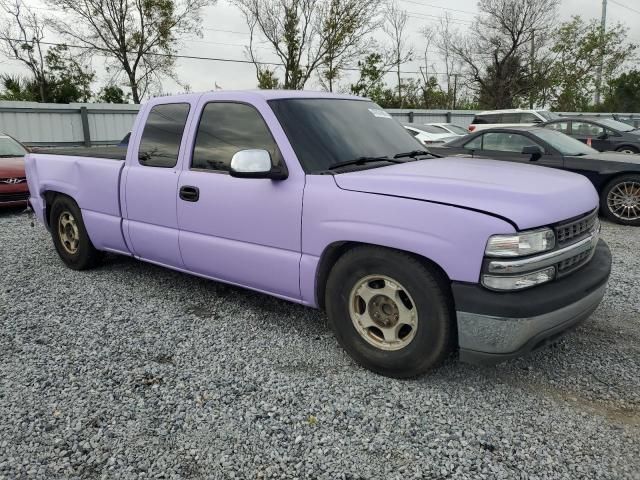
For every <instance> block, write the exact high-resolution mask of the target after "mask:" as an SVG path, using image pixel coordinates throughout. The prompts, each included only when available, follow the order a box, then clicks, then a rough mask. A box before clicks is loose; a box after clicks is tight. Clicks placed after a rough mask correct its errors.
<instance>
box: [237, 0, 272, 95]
mask: <svg viewBox="0 0 640 480" xmlns="http://www.w3.org/2000/svg"><path fill="white" fill-rule="evenodd" d="M243 13H244V14H245V19H246V21H247V25H248V26H249V45H248V46H246V47H245V49H244V50H245V55H246V56H247V57H248V58H249V60H251V62H252V63H253V66H254V67H255V69H256V79H257V80H258V88H261V89H274V88H278V87H279V86H280V83H279V82H278V78H277V77H276V71H275V68H269V66H268V65H267V64H265V63H264V62H261V61H260V60H259V58H258V55H257V54H256V52H255V49H256V47H255V46H254V43H255V41H256V26H257V24H258V20H257V19H256V18H253V17H251V16H247V13H248V12H246V11H243Z"/></svg>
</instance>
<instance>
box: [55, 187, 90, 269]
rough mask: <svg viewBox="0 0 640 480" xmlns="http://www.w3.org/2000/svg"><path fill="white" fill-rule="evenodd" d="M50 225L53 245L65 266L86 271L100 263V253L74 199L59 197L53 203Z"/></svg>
mask: <svg viewBox="0 0 640 480" xmlns="http://www.w3.org/2000/svg"><path fill="white" fill-rule="evenodd" d="M49 224H50V227H51V236H52V237H53V245H54V246H55V247H56V251H57V252H58V255H59V256H60V258H61V259H62V261H63V262H64V263H65V265H67V266H68V267H69V268H72V269H74V270H85V269H88V268H91V267H94V266H95V265H96V264H97V263H98V261H99V259H100V252H99V251H98V250H96V248H95V247H94V246H93V243H91V240H90V239H89V235H88V234H87V229H86V228H85V226H84V221H83V220H82V213H81V212H80V208H78V205H76V203H75V202H74V201H73V200H72V199H70V198H69V197H64V196H59V197H57V198H56V199H55V200H54V201H53V205H52V206H51V218H50V222H49Z"/></svg>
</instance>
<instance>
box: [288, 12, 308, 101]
mask: <svg viewBox="0 0 640 480" xmlns="http://www.w3.org/2000/svg"><path fill="white" fill-rule="evenodd" d="M301 8H302V6H301V2H300V1H299V0H293V1H292V2H291V3H290V4H286V5H284V27H283V28H284V32H283V42H284V49H285V50H286V63H285V75H284V85H283V87H284V88H285V89H291V90H301V89H302V88H303V87H304V82H303V80H305V79H304V75H303V73H302V69H301V68H300V63H299V61H300V60H299V59H300V45H301V43H302V38H301V36H300V29H299V26H298V25H299V23H300V21H301V16H300V13H301V11H300V10H301Z"/></svg>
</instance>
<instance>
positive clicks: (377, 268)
mask: <svg viewBox="0 0 640 480" xmlns="http://www.w3.org/2000/svg"><path fill="white" fill-rule="evenodd" d="M325 298H326V305H327V314H328V316H329V322H330V323H331V326H332V328H333V330H334V332H335V335H336V337H337V339H338V341H339V342H340V344H341V345H342V347H343V348H344V349H345V350H346V351H347V353H348V354H349V355H350V356H351V357H352V358H353V359H354V360H356V361H357V362H358V363H360V364H361V365H362V366H364V367H366V368H368V369H370V370H373V371H374V372H377V373H380V374H382V375H386V376H390V377H396V378H405V377H414V376H416V375H419V374H421V373H424V372H425V371H427V370H429V369H430V368H432V367H433V366H434V365H436V364H438V363H439V362H440V361H441V360H442V359H443V358H444V356H445V355H446V354H447V353H448V351H449V348H450V337H451V323H452V321H453V315H452V309H451V308H450V303H451V302H450V300H449V298H450V297H449V293H448V288H447V286H446V282H444V281H443V279H442V278H440V275H439V274H438V272H437V271H435V269H432V268H429V267H427V266H426V265H424V264H423V263H422V262H420V261H418V260H417V259H416V258H414V257H412V256H410V255H408V254H405V253H402V252H397V251H394V250H389V249H385V248H380V247H367V246H363V247H357V248H354V249H353V250H350V251H348V252H347V253H345V254H344V255H343V256H342V257H340V259H339V260H338V261H337V262H336V264H335V265H334V267H333V269H332V270H331V273H330V274H329V279H328V281H327V287H326V297H325Z"/></svg>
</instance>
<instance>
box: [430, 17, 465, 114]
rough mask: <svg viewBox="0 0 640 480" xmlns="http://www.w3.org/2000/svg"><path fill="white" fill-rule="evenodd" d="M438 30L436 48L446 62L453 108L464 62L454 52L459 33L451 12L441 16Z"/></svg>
mask: <svg viewBox="0 0 640 480" xmlns="http://www.w3.org/2000/svg"><path fill="white" fill-rule="evenodd" d="M437 32H438V33H437V39H436V49H437V50H438V53H439V54H440V57H441V59H442V62H443V64H444V71H445V81H446V86H447V89H446V91H447V97H448V98H449V100H450V102H451V105H450V106H449V108H453V102H454V101H453V96H454V95H453V90H455V82H456V77H457V76H458V75H459V73H460V70H461V69H462V62H461V61H460V58H459V57H458V56H457V55H455V54H454V48H453V43H454V39H455V38H457V37H458V33H457V30H456V29H455V28H454V27H453V22H452V18H451V14H449V12H446V13H445V14H444V15H443V16H442V17H440V22H439V24H438V27H437Z"/></svg>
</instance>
